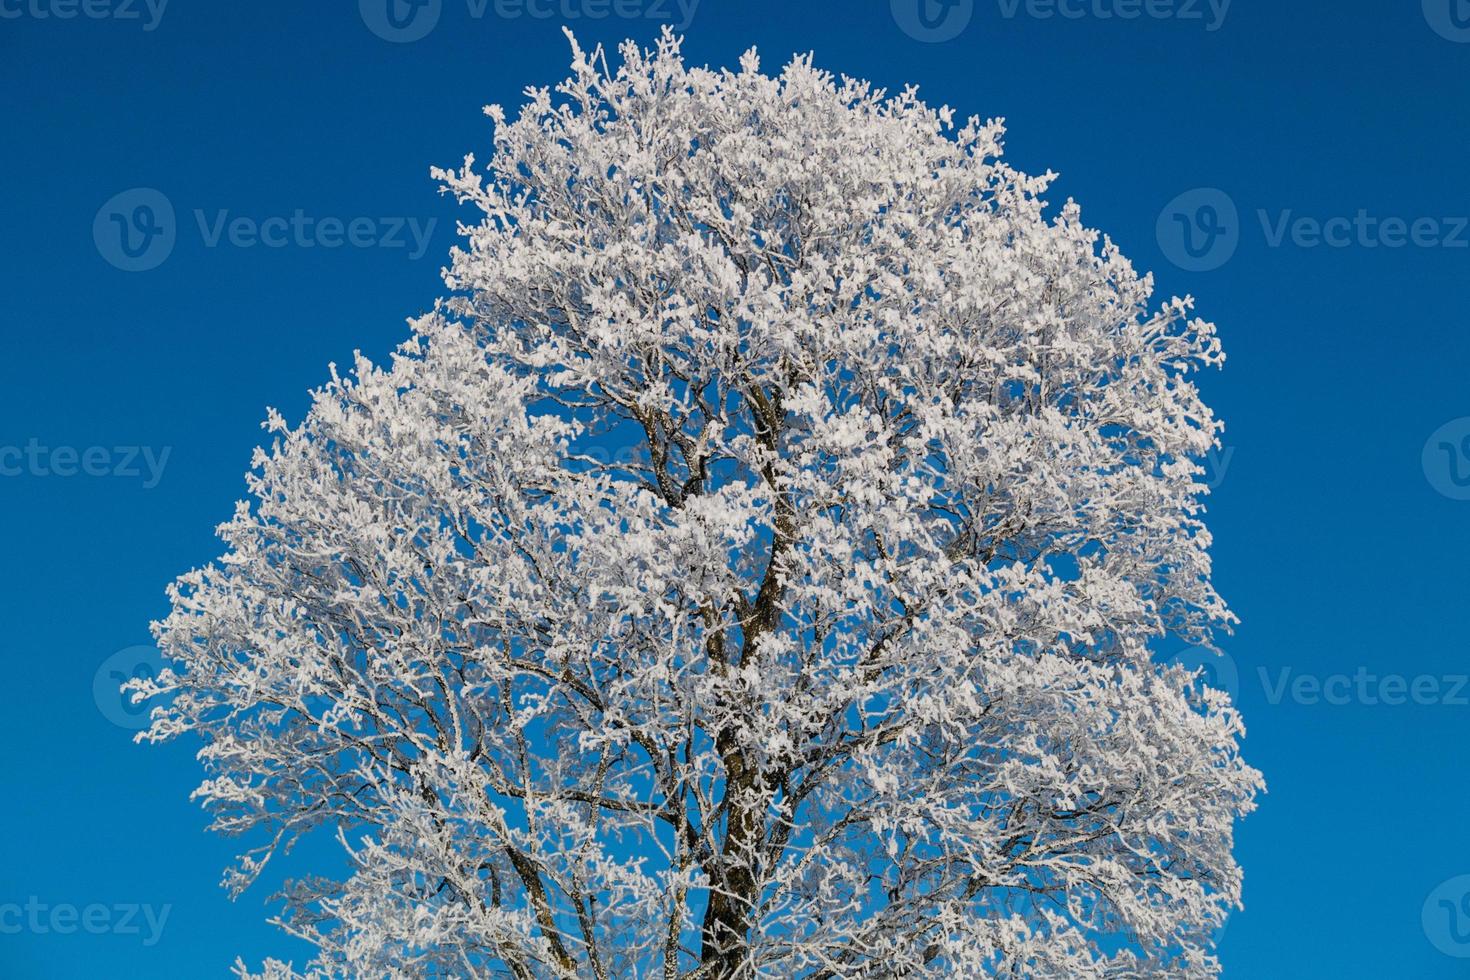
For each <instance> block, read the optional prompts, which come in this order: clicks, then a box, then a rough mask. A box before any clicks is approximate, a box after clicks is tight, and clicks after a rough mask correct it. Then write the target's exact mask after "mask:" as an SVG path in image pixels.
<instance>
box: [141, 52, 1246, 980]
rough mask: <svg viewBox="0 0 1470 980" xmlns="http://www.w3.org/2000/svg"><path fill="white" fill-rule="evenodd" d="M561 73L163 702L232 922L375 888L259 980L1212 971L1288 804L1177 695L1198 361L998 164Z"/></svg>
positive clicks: (1212, 436) (275, 479)
mask: <svg viewBox="0 0 1470 980" xmlns="http://www.w3.org/2000/svg"><path fill="white" fill-rule="evenodd" d="M572 49H573V71H572V75H571V77H570V79H568V80H567V81H566V82H564V83H562V84H561V85H559V86H557V87H556V88H555V89H554V90H547V89H529V90H528V91H527V100H528V101H527V105H526V106H525V108H524V109H523V111H522V112H521V113H520V115H519V117H518V118H516V119H514V120H513V121H510V120H508V119H507V117H506V116H505V114H504V113H503V112H502V111H501V110H500V109H499V108H498V107H491V108H490V109H489V110H487V111H488V114H489V115H490V116H491V117H492V119H493V120H494V123H495V133H494V155H493V158H492V159H491V160H490V161H489V163H488V165H486V166H485V167H484V168H483V170H479V169H476V167H475V164H474V161H473V158H467V159H466V161H465V164H464V167H463V168H462V169H459V170H455V171H441V172H437V176H438V177H439V179H440V180H441V181H442V182H443V184H444V186H445V188H446V190H447V191H449V192H451V193H453V194H454V195H456V196H457V197H458V198H459V199H460V200H461V201H463V202H468V203H469V204H471V205H473V206H474V207H475V208H477V209H478V210H479V211H480V212H483V220H481V221H480V223H478V224H477V225H475V226H474V227H469V228H467V229H465V234H466V237H467V244H466V246H465V247H464V248H463V249H462V250H458V249H457V250H456V251H455V253H454V255H453V259H452V264H451V266H450V268H449V270H448V271H447V273H446V279H447V282H448V285H449V287H450V298H448V299H446V300H444V301H442V302H441V303H440V304H438V306H437V307H436V309H435V311H434V312H433V313H432V314H430V315H427V316H425V317H423V318H421V319H419V320H417V321H415V322H414V324H413V328H414V330H413V335H412V337H411V339H409V340H408V341H407V342H406V343H405V344H404V345H403V346H402V348H401V349H400V351H399V352H398V353H397V354H396V355H395V356H394V357H393V359H392V363H391V364H389V365H374V364H372V363H369V362H368V361H367V360H366V359H365V358H362V357H361V356H359V358H358V361H357V363H356V365H355V368H354V370H353V371H352V372H351V374H350V375H349V376H345V377H339V376H338V374H337V372H336V370H335V369H334V370H333V372H332V380H331V382H330V383H329V384H327V385H326V386H325V387H323V388H322V389H321V390H319V391H318V392H316V393H315V397H314V403H313V406H312V407H311V409H310V412H309V413H308V414H307V416H306V418H305V420H304V421H303V422H302V423H301V424H300V425H299V426H296V427H291V426H289V425H288V424H287V423H286V422H285V421H284V420H283V419H282V418H281V416H280V415H279V414H277V413H275V412H272V413H271V414H270V417H269V419H268V421H267V423H266V427H267V428H268V429H269V430H270V432H272V433H273V434H274V435H273V437H272V444H271V446H270V448H269V449H268V450H264V449H263V450H260V451H258V452H257V454H256V457H255V460H254V467H253V470H252V473H251V475H250V477H249V490H250V497H251V500H250V501H249V502H242V503H241V504H239V505H238V507H237V509H236V512H235V515H234V517H233V519H232V520H230V521H229V522H228V523H226V524H224V525H223V526H222V528H221V535H222V537H223V539H224V541H225V542H226V544H227V551H226V554H225V555H224V557H222V558H221V559H220V560H219V561H218V562H217V563H216V564H213V565H210V566H209V567H206V568H204V569H201V570H196V571H193V572H191V573H189V574H187V575H185V576H183V577H182V578H181V580H180V581H179V582H178V583H177V584H176V585H175V586H173V587H172V588H171V590H170V598H171V601H172V604H173V608H172V612H171V614H170V615H169V616H168V617H167V618H166V619H165V620H163V621H162V622H161V623H159V624H157V626H156V633H157V637H158V640H159V643H160V645H161V647H162V649H163V650H164V652H165V653H166V655H167V656H168V657H169V658H171V660H172V661H173V662H174V663H175V670H174V671H172V672H168V673H165V674H164V675H162V676H161V677H160V678H159V679H157V680H156V681H144V682H137V684H136V685H135V686H136V687H137V688H138V694H139V696H159V697H160V701H159V702H157V703H158V704H159V706H158V707H156V708H155V711H154V718H153V722H152V727H151V729H150V730H149V731H148V732H146V733H145V734H144V736H142V737H145V738H148V739H152V740H161V739H170V738H174V737H176V736H179V735H182V734H184V733H187V732H195V733H198V735H199V736H201V737H202V739H203V741H204V748H203V749H202V751H201V753H200V754H201V758H202V761H203V763H204V765H205V767H206V769H207V773H208V778H207V779H206V780H205V781H204V783H203V784H202V785H201V786H200V788H199V790H198V792H197V796H198V797H199V798H200V799H201V800H202V801H203V803H204V805H205V806H206V807H207V808H208V809H209V810H210V811H211V812H212V813H213V814H214V817H215V827H216V828H217V829H218V830H220V831H222V832H224V833H226V834H231V835H246V836H247V837H249V838H250V841H249V843H248V844H247V845H245V846H247V847H249V848H250V849H248V850H247V851H246V852H245V853H244V854H243V855H242V857H241V859H240V862H239V864H238V866H237V867H234V868H233V869H232V870H231V871H230V872H229V873H228V874H227V876H226V884H227V885H228V887H229V888H230V889H232V890H234V891H236V892H238V891H239V890H240V889H242V888H244V887H246V886H247V885H248V884H249V883H250V882H251V881H252V880H254V879H255V878H256V877H257V875H258V874H259V873H260V871H261V869H262V867H263V866H264V865H265V864H266V862H267V860H268V859H269V858H270V857H271V855H273V854H274V853H275V852H277V851H279V850H282V849H283V848H285V847H288V846H289V845H290V843H291V842H292V841H293V840H295V839H296V838H298V837H299V836H300V835H303V834H306V833H308V832H326V833H328V834H332V833H335V834H336V835H337V836H338V837H339V838H340V840H341V842H342V845H343V846H344V847H345V848H346V849H347V852H348V855H349V857H348V864H347V868H346V870H345V871H343V872H342V873H327V874H323V875H320V876H313V877H309V878H305V879H301V880H294V881H291V882H289V883H288V884H287V885H286V886H285V888H284V891H283V894H282V901H283V903H284V909H283V912H282V914H281V916H280V922H281V923H282V925H283V926H284V928H285V929H287V930H288V931H289V932H291V933H293V934H295V935H297V936H300V937H304V938H305V939H307V940H309V941H310V942H311V943H312V944H314V945H315V947H316V948H317V949H318V951H319V952H318V955H317V957H316V959H315V960H314V961H313V962H311V963H310V964H306V965H304V966H302V967H300V968H293V967H290V966H288V965H284V964H281V963H279V962H274V961H272V962H268V963H267V964H266V966H265V968H264V969H265V974H266V975H267V976H271V977H294V976H298V975H307V976H313V977H384V976H394V977H429V976H456V977H489V976H511V977H515V978H518V980H528V978H541V977H556V978H568V977H578V978H581V977H587V978H598V980H601V978H632V977H640V978H641V977H662V978H665V980H678V978H683V980H693V978H734V977H739V978H757V977H759V978H781V980H785V978H809V980H819V978H880V977H915V978H917V977H946V978H949V977H981V976H997V975H1003V976H1026V977H1055V978H1075V977H1140V976H1171V977H1210V976H1214V975H1216V974H1217V972H1218V964H1217V961H1216V959H1215V957H1214V955H1213V953H1212V943H1211V936H1212V935H1213V934H1214V933H1215V932H1216V930H1217V929H1218V927H1219V926H1220V924H1221V922H1222V921H1223V918H1224V916H1225V915H1226V913H1227V912H1228V910H1229V909H1230V907H1232V906H1234V905H1236V904H1238V902H1239V897H1240V889H1241V875H1240V871H1239V869H1238V867H1237V865H1236V863H1235V861H1234V859H1233V857H1232V854H1231V849H1232V837H1233V827H1234V822H1235V820H1236V819H1237V818H1238V817H1239V816H1240V815H1242V814H1244V813H1246V812H1247V811H1249V810H1250V809H1252V807H1253V805H1254V798H1255V795H1256V793H1257V792H1258V790H1259V789H1260V787H1261V780H1260V776H1259V774H1258V773H1257V772H1255V771H1254V770H1253V769H1251V768H1250V767H1248V766H1247V765H1246V764H1244V763H1243V762H1242V761H1241V759H1240V756H1239V754H1238V743H1239V738H1240V737H1241V735H1242V731H1243V729H1242V727H1241V723H1240V719H1239V717H1238V715H1237V713H1236V712H1235V710H1234V709H1232V707H1231V706H1230V704H1229V702H1228V699H1227V698H1226V697H1225V695H1223V694H1221V693H1219V692H1216V691H1213V690H1210V689H1208V688H1207V687H1205V686H1204V685H1203V684H1201V683H1200V681H1199V678H1198V677H1197V676H1196V675H1193V674H1191V673H1189V672H1187V671H1185V670H1184V669H1182V668H1178V667H1166V666H1162V665H1160V664H1158V663H1156V662H1155V659H1154V658H1155V657H1156V655H1157V653H1158V651H1159V649H1160V644H1161V643H1165V642H1183V643H1187V644H1204V643H1209V642H1210V641H1211V637H1212V636H1213V635H1215V634H1216V633H1217V632H1219V631H1221V630H1223V629H1228V627H1229V625H1230V622H1231V619H1232V617H1231V614H1230V613H1229V612H1228V611H1227V609H1226V607H1225V605H1224V604H1223V603H1222V601H1221V599H1220V598H1219V597H1218V596H1217V594H1216V592H1215V591H1214V589H1213V587H1212V585H1211V582H1210V560H1209V557H1208V554H1207V549H1208V546H1209V544H1210V537H1209V534H1208V533H1207V531H1206V528H1205V527H1204V525H1203V523H1202V521H1201V516H1202V506H1201V502H1202V495H1203V494H1204V493H1205V487H1204V482H1203V480H1202V479H1201V477H1202V472H1203V471H1202V469H1201V467H1200V466H1199V465H1197V462H1196V461H1197V460H1198V459H1199V458H1200V457H1202V456H1203V455H1204V454H1205V453H1206V452H1207V451H1209V450H1210V449H1211V447H1212V446H1215V445H1217V439H1218V435H1219V432H1220V428H1221V427H1220V424H1219V423H1218V422H1217V421H1215V419H1214V417H1213V416H1212V414H1211V413H1210V411H1209V409H1208V408H1207V407H1206V406H1205V405H1204V404H1203V403H1202V402H1201V400H1200V397H1199V393H1198V391H1197V389H1196V387H1195V385H1194V384H1193V383H1192V381H1191V374H1192V372H1194V371H1196V370H1197V369H1199V368H1201V367H1204V366H1209V365H1214V364H1218V363H1219V362H1220V361H1221V360H1222V354H1221V352H1220V347H1219V344H1218V342H1217V340H1216V338H1215V334H1214V328H1213V327H1212V326H1211V325H1210V324H1208V323H1205V322H1202V321H1200V320H1197V319H1192V318H1191V316H1190V314H1189V308H1190V302H1189V301H1188V300H1177V299H1176V300H1171V301H1169V302H1167V303H1163V304H1162V305H1161V306H1159V307H1157V308H1155V307H1154V306H1153V305H1152V303H1151V295H1152V291H1153V288H1152V281H1151V279H1150V278H1148V277H1140V276H1139V275H1137V274H1136V273H1135V272H1134V270H1133V269H1132V267H1131V266H1130V264H1129V263H1128V261H1127V260H1126V259H1124V258H1123V257H1122V256H1121V255H1120V254H1119V252H1118V250H1117V249H1116V247H1115V246H1114V245H1113V244H1112V242H1110V241H1109V240H1108V239H1106V238H1101V239H1100V238H1099V236H1098V235H1097V234H1096V233H1094V232H1092V231H1089V230H1088V229H1087V228H1085V227H1084V226H1083V225H1082V223H1081V220H1080V216H1079V210H1078V208H1077V207H1076V206H1075V205H1074V204H1072V203H1071V202H1068V203H1067V204H1065V205H1064V206H1061V207H1060V208H1058V209H1056V210H1055V211H1052V210H1051V209H1049V208H1048V206H1047V204H1046V202H1045V201H1044V200H1043V199H1042V197H1041V195H1043V194H1044V193H1045V189H1046V187H1047V186H1048V184H1049V182H1050V181H1051V180H1052V178H1053V177H1054V175H1052V174H1048V175H1046V176H1044V177H1030V176H1027V175H1025V174H1022V173H1020V172H1018V171H1017V170H1015V169H1013V168H1011V167H1010V166H1008V165H1006V164H1005V163H1004V162H1003V161H1002V158H1001V142H1000V141H1001V135H1002V127H1001V125H1000V124H999V123H998V122H989V123H981V122H979V121H977V120H974V119H972V120H970V121H968V122H965V123H963V124H962V125H957V124H956V122H955V120H954V119H953V116H952V113H951V111H950V110H949V109H948V108H940V109H933V108H930V107H928V106H926V105H925V104H924V103H923V102H921V101H919V99H918V98H917V95H916V93H915V92H914V91H913V90H905V91H903V92H901V93H898V94H888V93H885V92H883V91H879V90H875V89H874V88H872V87H871V86H870V85H869V84H868V83H866V82H862V81H857V80H852V79H848V78H834V77H833V76H832V75H830V74H828V73H826V72H823V71H819V70H817V69H816V68H814V67H813V64H812V61H811V59H810V58H809V57H806V58H797V59H795V60H794V61H792V62H791V63H790V64H789V65H788V66H787V67H786V68H785V69H784V70H783V71H782V72H781V73H780V74H779V75H777V76H775V77H771V76H767V75H765V74H762V73H761V71H760V69H759V65H758V61H757V58H756V56H755V54H754V53H753V52H752V53H750V54H748V55H746V56H745V57H744V58H743V59H742V60H741V63H740V68H739V70H735V71H731V70H722V71H716V70H709V69H699V68H691V67H689V66H687V65H686V64H685V63H684V61H683V59H682V57H681V55H680V50H679V42H678V39H677V38H675V37H673V36H672V35H670V34H668V33H667V32H666V33H665V34H664V36H663V37H662V39H661V40H659V41H658V43H657V45H656V48H655V49H653V50H648V51H643V50H640V49H639V48H638V47H636V46H633V45H625V46H624V47H623V48H622V50H621V55H622V65H621V67H619V68H616V69H613V68H611V67H610V66H609V65H608V63H607V58H606V57H605V56H604V54H603V52H602V51H601V50H600V49H599V50H597V51H594V52H591V53H584V52H583V51H582V50H581V49H580V48H578V47H577V45H576V43H575V41H573V43H572ZM325 870H333V869H325ZM238 969H239V970H240V972H241V973H242V975H243V974H244V973H245V972H246V967H245V966H243V965H241V966H240V967H239V968H238ZM298 970H299V971H300V973H298Z"/></svg>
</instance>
